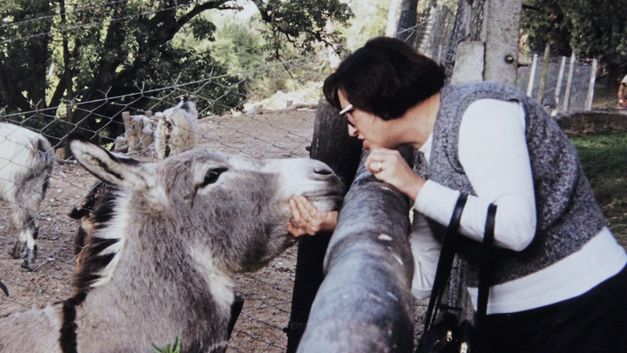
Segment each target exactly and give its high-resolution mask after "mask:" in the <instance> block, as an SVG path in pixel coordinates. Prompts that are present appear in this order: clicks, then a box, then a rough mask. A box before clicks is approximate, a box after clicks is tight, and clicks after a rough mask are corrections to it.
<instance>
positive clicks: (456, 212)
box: [424, 193, 468, 332]
mask: <svg viewBox="0 0 627 353" xmlns="http://www.w3.org/2000/svg"><path fill="white" fill-rule="evenodd" d="M467 199H468V195H467V194H464V193H461V194H460V195H459V197H458V199H457V202H456V203H455V209H453V215H452V216H451V220H450V221H449V223H448V227H447V229H446V235H445V236H444V239H443V241H442V250H441V251H440V257H439V259H438V267H437V269H436V271H435V278H434V280H433V288H432V289H431V297H430V298H429V306H428V307H427V312H426V313H425V323H424V327H425V328H424V331H425V332H426V331H427V330H428V329H429V328H430V327H431V325H432V324H433V321H435V318H436V316H437V315H436V311H437V305H436V304H437V303H439V302H440V299H441V298H442V295H443V294H444V289H445V288H446V283H447V281H448V278H449V277H450V275H451V268H452V266H453V258H454V257H455V251H456V249H455V247H456V246H455V237H456V236H457V229H458V228H459V222H460V220H461V218H462V212H463V211H464V206H465V205H466V200H467Z"/></svg>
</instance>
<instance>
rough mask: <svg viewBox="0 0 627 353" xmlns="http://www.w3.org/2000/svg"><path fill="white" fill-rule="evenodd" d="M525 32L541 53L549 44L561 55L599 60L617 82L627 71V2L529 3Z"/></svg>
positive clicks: (523, 21)
mask: <svg viewBox="0 0 627 353" xmlns="http://www.w3.org/2000/svg"><path fill="white" fill-rule="evenodd" d="M524 4H525V5H528V6H530V7H531V8H526V9H525V10H524V11H523V14H522V17H521V29H522V31H523V32H524V33H526V34H528V35H529V44H530V46H531V48H532V49H533V50H535V51H541V50H543V48H544V45H545V43H547V42H549V43H551V45H552V48H553V49H554V52H557V53H558V54H560V55H570V51H571V50H572V49H574V50H575V52H576V53H577V55H578V56H580V57H588V58H592V57H595V58H599V59H600V62H601V64H602V65H604V67H605V68H606V70H607V71H608V73H609V75H610V77H612V78H613V79H620V78H619V77H618V76H620V77H621V78H622V75H621V74H622V73H624V72H625V71H627V21H625V9H627V1H625V0H620V1H615V0H599V1H583V0H525V1H524Z"/></svg>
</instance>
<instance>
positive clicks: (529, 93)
mask: <svg viewBox="0 0 627 353" xmlns="http://www.w3.org/2000/svg"><path fill="white" fill-rule="evenodd" d="M537 67H538V54H533V59H531V68H530V69H529V82H527V97H532V96H533V83H534V81H535V80H536V68H537Z"/></svg>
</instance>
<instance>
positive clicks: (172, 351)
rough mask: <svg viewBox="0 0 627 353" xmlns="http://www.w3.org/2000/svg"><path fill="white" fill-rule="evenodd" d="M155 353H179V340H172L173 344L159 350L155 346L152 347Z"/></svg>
mask: <svg viewBox="0 0 627 353" xmlns="http://www.w3.org/2000/svg"><path fill="white" fill-rule="evenodd" d="M152 347H153V349H154V352H155V353H181V339H180V338H179V337H177V338H176V340H174V344H168V345H166V346H165V347H162V348H159V347H157V346H156V345H154V344H153V345H152Z"/></svg>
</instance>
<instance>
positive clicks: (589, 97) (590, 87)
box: [584, 59, 598, 111]
mask: <svg viewBox="0 0 627 353" xmlns="http://www.w3.org/2000/svg"><path fill="white" fill-rule="evenodd" d="M597 66H598V62H597V59H593V60H592V67H590V80H589V81H588V93H587V94H586V105H585V107H584V110H585V111H589V110H591V109H592V100H593V99H594V82H595V81H596V78H597Z"/></svg>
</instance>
